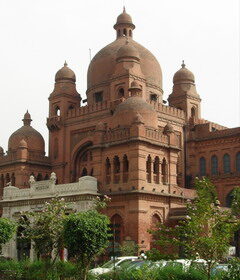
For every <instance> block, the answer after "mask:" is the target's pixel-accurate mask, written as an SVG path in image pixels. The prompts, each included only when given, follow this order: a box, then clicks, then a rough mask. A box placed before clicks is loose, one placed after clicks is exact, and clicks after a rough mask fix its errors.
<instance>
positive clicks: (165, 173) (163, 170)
mask: <svg viewBox="0 0 240 280" xmlns="http://www.w3.org/2000/svg"><path fill="white" fill-rule="evenodd" d="M167 168H168V166H167V160H166V159H165V157H164V158H163V160H162V164H161V174H162V183H163V185H166V184H167V183H168V170H167Z"/></svg>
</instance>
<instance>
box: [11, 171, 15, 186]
mask: <svg viewBox="0 0 240 280" xmlns="http://www.w3.org/2000/svg"><path fill="white" fill-rule="evenodd" d="M15 183H16V178H15V174H14V173H12V175H11V185H12V186H15Z"/></svg>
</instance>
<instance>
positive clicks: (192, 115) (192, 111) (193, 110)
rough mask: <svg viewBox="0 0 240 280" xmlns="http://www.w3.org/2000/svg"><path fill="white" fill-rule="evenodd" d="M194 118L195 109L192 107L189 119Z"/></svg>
mask: <svg viewBox="0 0 240 280" xmlns="http://www.w3.org/2000/svg"><path fill="white" fill-rule="evenodd" d="M195 116H196V108H195V107H192V108H191V117H192V118H194V117H195Z"/></svg>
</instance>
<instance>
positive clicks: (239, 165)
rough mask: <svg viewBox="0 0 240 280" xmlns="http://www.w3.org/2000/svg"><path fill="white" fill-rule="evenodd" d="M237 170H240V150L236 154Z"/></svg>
mask: <svg viewBox="0 0 240 280" xmlns="http://www.w3.org/2000/svg"><path fill="white" fill-rule="evenodd" d="M236 171H237V172H240V152H238V153H237V155H236Z"/></svg>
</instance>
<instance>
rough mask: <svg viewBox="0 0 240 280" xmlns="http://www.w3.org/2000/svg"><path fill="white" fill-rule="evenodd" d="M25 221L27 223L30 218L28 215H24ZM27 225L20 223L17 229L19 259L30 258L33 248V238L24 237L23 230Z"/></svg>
mask: <svg viewBox="0 0 240 280" xmlns="http://www.w3.org/2000/svg"><path fill="white" fill-rule="evenodd" d="M21 219H23V220H24V223H27V222H28V220H27V218H26V217H22V218H21ZM24 229H25V227H24V226H22V225H20V226H19V227H18V229H17V240H16V243H17V259H18V260H19V261H21V260H25V259H28V258H30V250H31V240H29V239H26V238H23V231H24Z"/></svg>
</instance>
